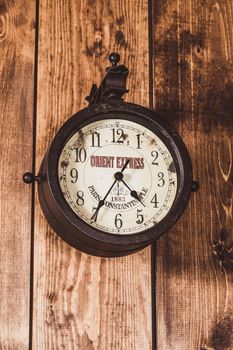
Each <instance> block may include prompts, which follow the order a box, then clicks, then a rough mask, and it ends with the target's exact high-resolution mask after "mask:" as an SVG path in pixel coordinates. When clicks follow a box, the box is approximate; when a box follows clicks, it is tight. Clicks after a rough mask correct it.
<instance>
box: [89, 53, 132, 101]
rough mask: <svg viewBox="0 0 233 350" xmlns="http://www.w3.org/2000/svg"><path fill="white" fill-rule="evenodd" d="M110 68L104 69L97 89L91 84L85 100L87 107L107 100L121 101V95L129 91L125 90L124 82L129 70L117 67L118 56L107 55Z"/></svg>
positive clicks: (120, 66)
mask: <svg viewBox="0 0 233 350" xmlns="http://www.w3.org/2000/svg"><path fill="white" fill-rule="evenodd" d="M109 61H110V63H111V64H112V66H111V67H108V68H107V69H106V75H105V77H104V79H103V80H102V82H101V83H100V85H99V87H97V85H96V84H93V85H92V87H91V91H90V94H89V96H87V97H86V100H87V101H88V102H89V105H93V104H97V103H104V102H107V101H109V100H123V98H122V97H123V95H124V94H126V93H127V92H128V91H129V90H127V89H126V80H127V76H128V73H129V70H128V68H127V67H126V66H124V65H123V64H121V65H117V64H118V62H119V61H120V55H119V54H118V53H116V52H112V53H111V54H110V55H109Z"/></svg>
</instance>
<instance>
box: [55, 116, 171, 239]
mask: <svg viewBox="0 0 233 350" xmlns="http://www.w3.org/2000/svg"><path fill="white" fill-rule="evenodd" d="M126 163H127V167H125V169H124V170H123V172H121V171H122V168H123V167H124V166H125V165H126ZM116 173H117V174H118V176H116V175H115V174H116ZM119 174H120V175H119ZM58 175H59V182H60V187H61V190H62V192H63V195H64V198H65V199H66V201H67V203H68V205H69V206H70V208H71V209H72V210H73V211H74V212H75V214H76V215H78V216H79V217H80V218H81V219H82V220H83V221H85V222H86V223H88V224H89V225H91V226H93V227H94V228H96V229H99V230H101V231H104V232H109V233H112V234H135V233H139V232H142V231H145V230H147V229H148V228H151V227H153V226H155V225H156V224H158V223H159V222H160V221H161V220H162V219H163V218H164V217H165V216H166V215H167V214H168V212H169V210H170V209H171V207H172V204H173V202H174V200H175V197H176V192H177V173H176V168H175V164H174V162H173V159H172V156H171V154H170V152H169V150H168V149H167V147H166V146H165V144H164V143H163V142H162V140H161V139H160V138H159V137H158V136H156V135H155V134H154V133H153V132H152V131H151V130H149V129H147V128H146V127H144V126H142V125H140V124H138V123H135V122H132V121H129V120H123V119H103V120H99V121H95V122H92V123H90V124H88V125H86V126H84V127H83V128H81V129H80V130H79V131H77V132H76V133H75V134H74V135H73V136H72V137H71V138H70V139H69V140H68V142H67V143H66V144H65V146H64V148H63V150H62V152H61V155H60V158H59V164H58ZM121 177H122V179H121ZM108 192H109V193H108ZM106 195H107V197H106ZM105 197H106V198H105ZM103 200H104V202H103V205H101V206H100V204H101V203H100V201H103Z"/></svg>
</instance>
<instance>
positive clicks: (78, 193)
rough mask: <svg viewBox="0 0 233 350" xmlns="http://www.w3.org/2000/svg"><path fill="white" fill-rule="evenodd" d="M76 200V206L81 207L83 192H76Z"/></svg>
mask: <svg viewBox="0 0 233 350" xmlns="http://www.w3.org/2000/svg"><path fill="white" fill-rule="evenodd" d="M77 197H78V198H77V200H76V203H77V204H78V205H80V206H81V205H83V204H84V198H83V197H84V193H83V191H78V192H77Z"/></svg>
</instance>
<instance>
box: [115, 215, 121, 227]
mask: <svg viewBox="0 0 233 350" xmlns="http://www.w3.org/2000/svg"><path fill="white" fill-rule="evenodd" d="M121 217H122V215H121V214H117V215H116V217H115V226H116V228H118V229H120V228H122V225H123V222H122V220H121Z"/></svg>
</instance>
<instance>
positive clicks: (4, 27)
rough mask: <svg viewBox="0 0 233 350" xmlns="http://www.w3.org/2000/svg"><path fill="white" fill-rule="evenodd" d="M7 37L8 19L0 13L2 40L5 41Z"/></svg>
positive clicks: (0, 36) (0, 35) (0, 39)
mask: <svg viewBox="0 0 233 350" xmlns="http://www.w3.org/2000/svg"><path fill="white" fill-rule="evenodd" d="M6 37H7V33H6V20H5V17H4V16H3V15H0V42H3V41H4V40H5V39H6Z"/></svg>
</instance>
